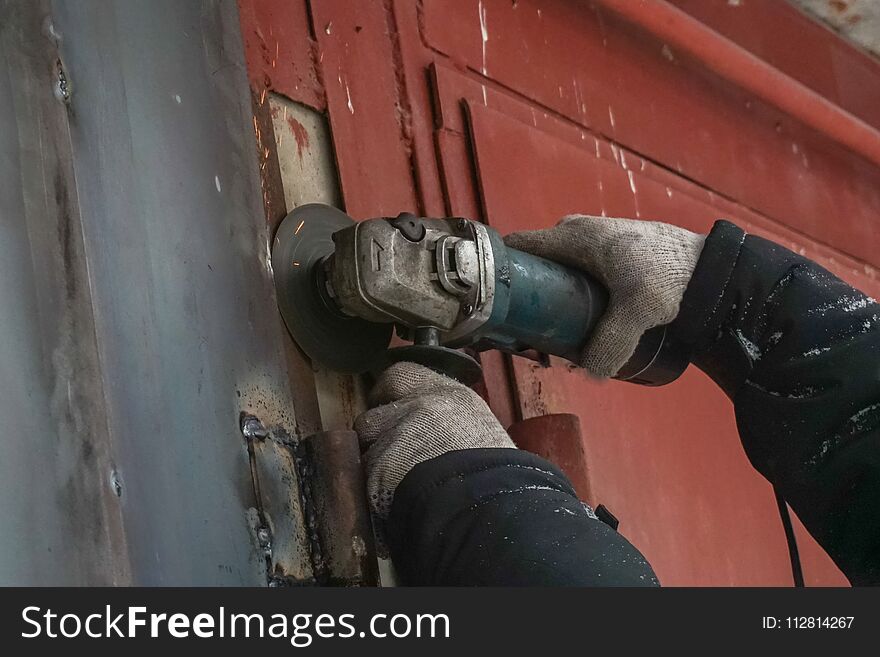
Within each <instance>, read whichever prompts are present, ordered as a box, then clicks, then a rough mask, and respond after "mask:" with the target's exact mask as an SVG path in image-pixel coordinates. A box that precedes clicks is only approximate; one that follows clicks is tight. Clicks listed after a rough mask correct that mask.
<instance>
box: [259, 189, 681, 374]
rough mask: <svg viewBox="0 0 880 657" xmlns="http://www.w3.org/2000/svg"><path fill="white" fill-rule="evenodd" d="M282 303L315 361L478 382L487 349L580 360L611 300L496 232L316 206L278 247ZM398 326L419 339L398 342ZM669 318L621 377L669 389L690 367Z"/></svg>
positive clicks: (461, 222) (288, 223) (283, 231)
mask: <svg viewBox="0 0 880 657" xmlns="http://www.w3.org/2000/svg"><path fill="white" fill-rule="evenodd" d="M272 267H273V270H274V275H275V285H276V289H277V293H278V305H279V308H280V311H281V315H282V316H283V318H284V321H285V323H286V325H287V328H288V330H289V331H290V333H291V335H292V336H293V338H294V340H295V341H296V342H297V344H299V346H300V348H301V349H302V350H303V351H304V352H305V353H306V355H308V356H309V357H310V358H311V359H312V361H313V362H315V363H319V364H321V365H323V366H326V367H328V368H330V369H333V370H336V371H340V372H345V373H362V372H367V371H379V370H381V369H382V368H384V367H387V366H388V365H389V364H391V363H394V362H398V361H412V362H416V363H420V364H422V365H425V366H427V367H430V368H431V369H433V370H435V371H438V372H441V373H443V374H446V375H448V376H451V377H452V378H455V379H457V380H459V381H461V382H463V383H465V384H468V385H472V384H474V383H475V382H476V381H478V380H479V379H480V377H481V374H482V372H481V369H480V365H479V363H478V361H477V360H476V359H475V358H474V357H473V356H472V355H470V354H469V353H466V352H465V351H462V350H461V349H462V348H468V350H469V351H471V352H472V353H477V352H480V351H484V350H486V349H500V350H502V351H505V352H508V353H511V354H515V355H520V356H526V357H531V358H533V359H534V358H540V357H545V356H547V355H553V356H560V357H562V358H566V359H568V360H571V361H574V362H577V361H578V359H579V357H580V354H581V351H582V350H583V347H584V345H585V344H586V342H587V340H588V339H589V336H590V332H591V331H592V330H593V327H594V326H595V325H596V322H598V321H599V319H600V318H601V317H602V313H603V312H604V311H605V308H606V306H607V304H608V292H607V290H606V289H605V288H604V287H603V286H602V284H601V283H599V282H598V281H597V280H595V279H594V278H592V277H591V276H589V275H588V274H586V273H585V272H583V271H579V270H577V269H573V268H571V267H567V266H565V265H561V264H559V263H556V262H553V261H550V260H547V259H545V258H539V257H537V256H534V255H531V254H528V253H524V252H522V251H518V250H516V249H512V248H509V247H507V246H506V245H505V244H504V241H503V240H502V239H501V236H500V235H499V234H498V232H497V231H495V230H494V229H493V228H491V227H489V226H487V225H485V224H482V223H480V222H477V221H472V220H469V219H466V218H461V217H451V218H424V217H418V216H416V215H413V214H410V213H401V214H400V215H398V216H397V217H381V218H376V219H369V220H366V221H361V222H356V221H354V220H353V219H351V218H350V217H349V216H348V215H346V214H345V213H344V212H342V211H341V210H338V209H336V208H334V207H331V206H327V205H322V204H319V203H312V204H308V205H302V206H299V207H297V208H296V209H294V210H293V211H292V212H291V213H290V214H288V215H287V217H285V218H284V220H283V221H282V223H281V224H280V226H279V228H278V231H277V233H276V235H275V240H274V244H273V248H272ZM395 327H396V330H397V334H398V336H399V337H400V338H402V339H403V340H405V341H407V342H412V344H409V345H405V346H397V347H391V348H390V344H391V338H392V332H393V330H394V328H395ZM687 364H688V355H687V353H686V351H685V350H684V349H683V348H681V347H680V345H677V344H676V343H675V340H674V337H673V336H672V334H671V332H670V331H668V330H667V327H666V326H658V327H655V328H653V329H651V330H649V331H647V332H646V333H645V334H644V335H643V337H642V339H641V341H640V342H639V346H638V348H637V349H636V352H635V354H634V355H633V356H632V358H631V359H630V360H629V362H628V363H627V364H626V365H625V366H624V367H623V369H622V370H621V371H620V373H619V374H618V375H617V377H616V378H617V379H620V380H624V381H631V382H635V383H640V384H644V385H661V384H664V383H668V382H670V381H672V380H674V379H676V378H677V377H678V376H679V375H680V374H681V373H682V372H683V371H684V369H685V368H686V367H687Z"/></svg>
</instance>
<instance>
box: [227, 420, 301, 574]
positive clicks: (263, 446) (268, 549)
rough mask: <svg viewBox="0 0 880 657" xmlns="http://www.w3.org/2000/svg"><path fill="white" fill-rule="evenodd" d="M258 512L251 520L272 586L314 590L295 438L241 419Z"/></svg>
mask: <svg viewBox="0 0 880 657" xmlns="http://www.w3.org/2000/svg"><path fill="white" fill-rule="evenodd" d="M241 428H242V434H243V437H244V439H245V441H246V445H247V450H248V458H249V461H250V470H251V477H252V479H253V488H254V499H255V506H254V507H253V509H252V510H251V509H249V513H248V520H249V521H250V524H251V530H252V532H253V534H254V536H256V538H257V544H258V546H259V549H260V550H261V552H262V554H263V556H264V558H265V560H266V572H267V582H268V584H269V585H270V586H296V585H302V584H312V583H313V582H314V570H313V568H312V544H311V540H310V530H309V527H308V522H307V518H306V513H305V509H304V505H303V499H302V491H301V486H300V473H299V470H298V468H297V464H296V458H295V457H294V451H293V445H294V443H293V437H292V436H291V435H290V434H289V433H288V432H287V430H286V429H285V428H284V427H279V426H266V425H264V424H263V422H262V420H260V419H259V418H258V417H256V416H253V415H246V414H245V415H243V416H242V423H241Z"/></svg>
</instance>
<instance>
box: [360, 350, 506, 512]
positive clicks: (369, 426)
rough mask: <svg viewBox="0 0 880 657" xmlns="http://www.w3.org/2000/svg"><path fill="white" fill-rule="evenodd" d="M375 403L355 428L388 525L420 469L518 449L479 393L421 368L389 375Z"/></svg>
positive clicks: (375, 505) (401, 368)
mask: <svg viewBox="0 0 880 657" xmlns="http://www.w3.org/2000/svg"><path fill="white" fill-rule="evenodd" d="M370 402H371V404H374V405H376V407H375V408H372V409H370V410H369V411H367V412H366V413H363V414H362V415H360V417H358V418H357V420H356V421H355V424H354V428H355V431H357V433H358V435H359V436H360V439H361V440H362V441H364V442H366V443H367V444H368V445H369V446H370V447H369V449H368V451H367V453H366V466H367V493H368V494H369V497H370V506H371V507H372V510H373V513H374V514H375V516H376V517H377V518H378V519H380V520H387V518H388V514H389V513H390V511H391V502H392V501H393V499H394V491H395V489H396V488H397V486H398V484H400V482H401V481H403V478H404V477H405V476H406V475H407V473H408V472H409V471H410V470H412V469H413V468H414V467H415V466H416V465H418V464H419V463H421V462H423V461H427V460H428V459H432V458H434V457H435V456H440V455H441V454H445V453H446V452H451V451H454V450H460V449H474V448H483V447H510V448H515V447H516V446H515V445H514V444H513V441H512V440H511V439H510V437H509V436H508V435H507V432H506V431H505V430H504V428H503V427H502V426H501V424H500V423H499V422H498V420H497V419H496V417H495V416H494V415H493V414H492V411H490V410H489V407H488V406H487V405H486V402H484V401H483V399H482V398H481V397H480V396H479V395H478V394H477V393H476V392H474V391H473V390H471V389H470V388H468V387H467V386H465V385H463V384H461V383H459V382H457V381H454V380H452V379H450V378H448V377H445V376H443V375H442V374H437V373H436V372H434V371H432V370H429V369H428V368H427V367H423V366H421V365H417V364H415V363H396V364H394V365H392V366H391V367H389V368H388V369H387V370H385V371H384V372H383V373H382V375H381V376H380V377H379V380H378V382H377V383H376V386H375V388H374V389H373V392H372V395H371V400H370Z"/></svg>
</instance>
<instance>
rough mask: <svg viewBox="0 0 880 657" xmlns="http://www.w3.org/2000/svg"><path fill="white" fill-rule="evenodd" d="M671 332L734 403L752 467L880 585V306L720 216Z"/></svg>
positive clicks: (827, 544) (852, 573) (858, 578)
mask: <svg viewBox="0 0 880 657" xmlns="http://www.w3.org/2000/svg"><path fill="white" fill-rule="evenodd" d="M672 329H673V330H674V331H675V332H676V334H677V335H678V337H679V339H681V340H682V341H683V342H685V343H686V344H688V345H690V347H691V349H692V357H691V360H692V362H694V363H695V364H696V365H697V366H698V367H700V368H701V369H702V370H703V371H705V372H706V373H707V374H708V375H709V376H711V377H712V379H714V380H715V381H716V382H717V383H718V384H719V385H720V386H721V387H722V388H723V389H724V390H725V392H726V393H727V394H728V396H729V397H730V398H731V399H732V400H733V403H734V409H735V412H736V421H737V426H738V428H739V433H740V437H741V439H742V443H743V446H744V448H745V451H746V453H747V455H748V457H749V459H750V461H751V462H752V464H753V465H754V466H755V468H756V469H757V470H758V471H759V472H761V473H762V474H763V475H764V476H765V477H766V478H767V479H768V480H769V481H770V482H771V483H773V484H774V485H775V486H776V487H777V489H778V490H780V491H781V493H782V495H783V497H784V498H785V499H786V501H787V502H788V503H789V504H790V505H791V507H792V508H793V509H794V510H795V512H796V513H797V514H798V517H799V518H800V519H801V521H802V522H803V523H804V525H805V526H806V527H807V529H808V530H809V531H810V532H811V533H812V534H813V536H814V537H815V538H816V540H818V541H819V543H820V544H821V545H822V546H823V547H824V548H825V549H826V551H827V552H828V554H829V555H830V556H831V558H832V559H834V561H835V563H837V565H838V566H839V567H840V568H841V570H843V572H844V573H845V574H846V575H847V577H849V579H850V581H851V582H852V583H853V584H878V583H880V306H878V305H877V303H876V302H875V301H874V300H873V299H870V298H869V297H867V296H865V295H864V294H862V293H861V292H859V291H858V290H855V289H853V288H852V287H851V286H849V285H848V284H846V283H844V282H843V281H841V280H840V279H838V278H837V277H835V276H834V275H832V274H831V273H829V272H828V271H826V270H825V269H823V268H822V267H820V266H819V265H817V264H816V263H814V262H812V261H810V260H808V259H806V258H804V257H802V256H799V255H797V254H795V253H792V252H791V251H789V250H787V249H785V248H783V247H781V246H779V245H777V244H774V243H772V242H769V241H767V240H765V239H762V238H760V237H755V236H751V235H745V234H744V233H743V231H741V230H740V229H739V228H737V227H736V226H734V225H733V224H730V223H727V222H723V221H721V222H718V223H716V224H715V227H714V228H713V230H712V232H711V233H710V234H709V236H708V237H707V240H706V245H705V247H704V249H703V253H702V254H701V256H700V261H699V262H698V264H697V268H696V270H695V272H694V276H693V278H692V279H691V282H690V284H689V286H688V289H687V291H686V292H685V296H684V300H683V302H682V307H681V310H680V312H679V316H678V318H677V319H676V320H675V322H674V323H673V326H672Z"/></svg>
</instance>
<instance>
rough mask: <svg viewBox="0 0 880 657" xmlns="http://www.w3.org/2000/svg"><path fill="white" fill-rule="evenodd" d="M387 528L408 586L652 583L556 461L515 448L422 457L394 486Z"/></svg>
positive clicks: (635, 553) (624, 543)
mask: <svg viewBox="0 0 880 657" xmlns="http://www.w3.org/2000/svg"><path fill="white" fill-rule="evenodd" d="M386 534H387V539H388V544H389V548H390V550H391V555H392V557H393V558H394V564H395V567H396V568H397V571H398V575H399V576H400V578H401V579H402V582H403V583H404V584H408V585H445V586H462V585H481V586H529V585H531V586H534V585H541V586H560V585H564V586H602V585H607V586H656V585H657V580H656V578H655V576H654V572H653V571H652V570H651V567H650V566H649V565H648V563H647V561H645V559H644V557H642V555H641V554H639V552H638V551H637V550H636V549H635V548H634V547H633V546H632V545H630V543H629V542H627V541H626V539H624V538H623V537H622V536H621V535H620V534H618V533H617V532H616V531H614V530H613V529H611V528H610V527H609V526H608V525H606V524H605V523H604V522H602V521H600V520H597V519H596V517H595V515H594V514H593V513H592V511H591V510H590V509H589V507H585V506H584V505H583V504H582V503H581V502H580V501H579V500H578V498H577V495H576V494H575V492H574V489H573V488H572V487H571V484H570V483H569V481H568V480H567V479H566V478H565V476H564V475H563V474H562V473H561V472H560V471H559V470H558V469H557V468H556V467H555V466H553V465H552V464H550V463H548V462H547V461H545V460H543V459H541V458H539V457H537V456H535V455H533V454H529V453H528V452H523V451H519V450H515V449H468V450H461V451H455V452H449V453H447V454H444V455H443V456H439V457H437V458H433V459H431V460H430V461H426V462H424V463H420V464H419V465H417V466H416V467H415V468H413V469H412V470H411V471H410V472H409V473H408V474H407V476H406V477H405V478H404V480H403V481H402V482H401V484H400V485H399V486H398V487H397V490H396V491H395V494H394V502H393V504H392V507H391V515H390V517H389V520H388V523H387V525H386Z"/></svg>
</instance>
